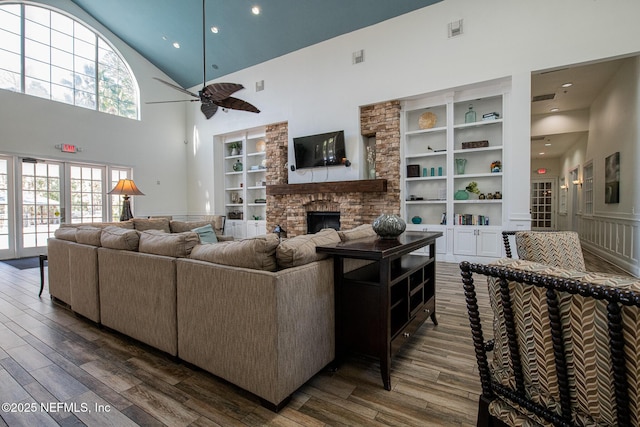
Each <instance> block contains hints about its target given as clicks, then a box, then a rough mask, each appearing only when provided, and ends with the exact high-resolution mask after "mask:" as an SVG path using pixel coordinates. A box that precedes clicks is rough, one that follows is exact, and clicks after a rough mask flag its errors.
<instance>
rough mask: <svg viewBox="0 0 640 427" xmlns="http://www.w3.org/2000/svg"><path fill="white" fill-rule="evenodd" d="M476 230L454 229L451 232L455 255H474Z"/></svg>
mask: <svg viewBox="0 0 640 427" xmlns="http://www.w3.org/2000/svg"><path fill="white" fill-rule="evenodd" d="M476 231H477V229H476V228H471V227H470V228H467V227H463V228H460V227H458V228H456V229H455V230H454V232H453V253H454V254H456V255H471V256H473V255H475V254H476Z"/></svg>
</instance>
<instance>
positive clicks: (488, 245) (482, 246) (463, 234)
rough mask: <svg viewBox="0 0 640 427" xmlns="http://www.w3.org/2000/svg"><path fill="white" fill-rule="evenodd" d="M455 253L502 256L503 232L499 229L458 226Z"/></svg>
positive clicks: (454, 244) (454, 243)
mask: <svg viewBox="0 0 640 427" xmlns="http://www.w3.org/2000/svg"><path fill="white" fill-rule="evenodd" d="M453 253H454V254H455V255H468V256H486V257H492V258H499V257H501V256H502V232H501V231H500V230H499V229H487V228H484V227H482V228H474V227H469V228H467V227H464V226H462V227H457V228H456V229H455V230H454V242H453Z"/></svg>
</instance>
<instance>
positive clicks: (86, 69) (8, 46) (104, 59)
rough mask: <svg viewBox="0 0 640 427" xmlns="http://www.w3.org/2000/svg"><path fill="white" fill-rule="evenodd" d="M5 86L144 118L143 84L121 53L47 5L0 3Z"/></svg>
mask: <svg viewBox="0 0 640 427" xmlns="http://www.w3.org/2000/svg"><path fill="white" fill-rule="evenodd" d="M0 89H6V90H12V91H15V92H22V93H25V94H28V95H33V96H39V97H41V98H46V99H51V100H53V101H59V102H64V103H67V104H72V105H76V106H78V107H84V108H89V109H92V110H98V111H102V112H104V113H109V114H115V115H118V116H122V117H127V118H130V119H138V110H139V109H138V99H139V98H138V84H137V82H136V80H135V78H134V76H133V73H132V72H131V70H130V69H129V67H128V65H127V64H126V63H125V62H124V61H123V60H122V58H121V56H120V54H119V53H118V52H117V51H116V50H115V49H114V48H113V47H112V46H111V45H110V44H109V42H108V41H107V40H106V39H104V38H103V37H102V36H100V35H99V34H98V33H97V32H96V31H95V30H93V29H91V28H89V27H88V26H86V25H85V24H83V23H81V22H79V21H77V20H75V19H73V18H72V17H70V16H68V15H66V14H63V13H60V12H57V11H55V10H51V9H48V8H47V7H45V6H40V5H38V6H36V5H33V4H29V3H9V4H2V5H0Z"/></svg>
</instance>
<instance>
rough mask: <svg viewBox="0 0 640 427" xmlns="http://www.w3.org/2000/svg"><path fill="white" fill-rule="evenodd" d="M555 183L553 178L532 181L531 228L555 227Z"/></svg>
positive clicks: (544, 228)
mask: <svg viewBox="0 0 640 427" xmlns="http://www.w3.org/2000/svg"><path fill="white" fill-rule="evenodd" d="M554 187H555V183H554V181H552V180H537V181H532V182H531V229H532V230H552V229H555V226H556V224H555V204H556V202H555V197H554V189H555V188H554Z"/></svg>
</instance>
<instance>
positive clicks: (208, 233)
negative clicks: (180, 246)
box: [191, 224, 218, 243]
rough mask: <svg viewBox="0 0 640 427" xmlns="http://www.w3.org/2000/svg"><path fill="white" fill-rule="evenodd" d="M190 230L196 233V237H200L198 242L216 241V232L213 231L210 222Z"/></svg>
mask: <svg viewBox="0 0 640 427" xmlns="http://www.w3.org/2000/svg"><path fill="white" fill-rule="evenodd" d="M191 231H193V232H194V233H198V237H200V243H218V238H217V237H216V232H215V231H213V227H212V226H211V224H207V225H203V226H202V227H197V228H194V229H193V230H191Z"/></svg>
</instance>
